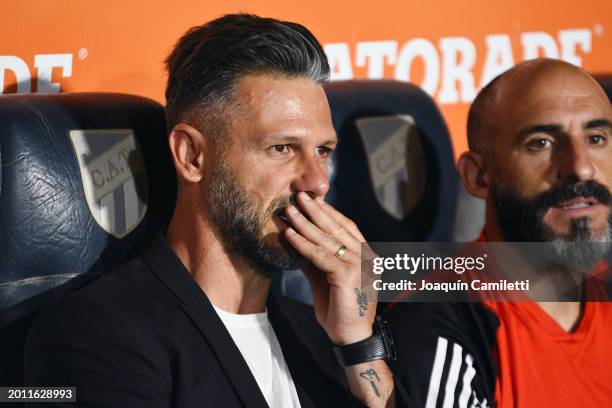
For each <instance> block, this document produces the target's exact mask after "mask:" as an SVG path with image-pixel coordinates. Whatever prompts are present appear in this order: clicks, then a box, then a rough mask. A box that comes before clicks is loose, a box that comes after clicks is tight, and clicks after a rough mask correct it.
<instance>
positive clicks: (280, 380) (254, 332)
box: [215, 306, 300, 408]
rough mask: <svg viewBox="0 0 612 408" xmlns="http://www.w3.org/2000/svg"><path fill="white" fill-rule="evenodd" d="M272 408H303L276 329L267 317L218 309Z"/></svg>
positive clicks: (264, 314)
mask: <svg viewBox="0 0 612 408" xmlns="http://www.w3.org/2000/svg"><path fill="white" fill-rule="evenodd" d="M215 310H216V311H217V314H218V315H219V317H220V318H221V320H222V321H223V324H225V327H226V328H227V331H228V332H229V333H230V335H231V336H232V339H233V340H234V343H236V346H238V350H240V353H241V354H242V357H244V360H245V361H246V363H247V365H248V366H249V368H250V369H251V373H252V374H253V377H255V380H257V385H259V389H260V390H261V392H262V394H263V395H264V397H265V398H266V402H267V403H268V405H269V406H270V408H291V407H293V408H300V400H299V398H298V394H297V391H296V389H295V385H294V384H293V379H292V378H291V373H290V372H289V368H288V367H287V363H286V362H285V357H283V352H282V350H281V347H280V344H279V343H278V339H277V338H276V334H275V333H274V329H273V328H272V325H271V324H270V320H268V312H267V310H266V311H265V312H264V313H255V314H247V315H241V314H234V313H229V312H226V311H225V310H221V309H219V308H218V307H216V306H215Z"/></svg>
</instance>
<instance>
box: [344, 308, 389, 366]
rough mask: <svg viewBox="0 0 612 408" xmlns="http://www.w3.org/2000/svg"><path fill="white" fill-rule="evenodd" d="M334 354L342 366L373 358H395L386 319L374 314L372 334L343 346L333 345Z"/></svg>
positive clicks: (364, 361) (365, 361)
mask: <svg viewBox="0 0 612 408" xmlns="http://www.w3.org/2000/svg"><path fill="white" fill-rule="evenodd" d="M333 350H334V355H335V356H336V360H337V361H338V364H340V365H341V366H342V367H347V366H352V365H355V364H361V363H367V362H368V361H374V360H387V361H389V360H395V358H396V356H395V346H394V344H393V337H391V331H390V330H389V325H388V324H387V322H386V321H384V320H382V318H381V317H380V316H376V322H375V323H374V334H373V335H372V336H370V337H368V338H367V339H363V340H361V341H358V342H357V343H352V344H347V345H345V346H334V348H333Z"/></svg>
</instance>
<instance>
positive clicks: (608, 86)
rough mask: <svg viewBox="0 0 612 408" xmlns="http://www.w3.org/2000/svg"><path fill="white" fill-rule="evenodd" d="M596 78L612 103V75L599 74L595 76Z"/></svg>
mask: <svg viewBox="0 0 612 408" xmlns="http://www.w3.org/2000/svg"><path fill="white" fill-rule="evenodd" d="M594 77H595V79H596V80H597V81H599V83H600V84H601V86H602V88H603V89H604V91H606V93H607V94H608V98H609V99H610V102H612V74H598V75H594Z"/></svg>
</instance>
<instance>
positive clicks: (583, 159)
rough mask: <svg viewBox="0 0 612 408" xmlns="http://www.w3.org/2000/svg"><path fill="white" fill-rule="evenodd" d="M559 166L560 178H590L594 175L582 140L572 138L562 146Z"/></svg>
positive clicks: (593, 167) (586, 147)
mask: <svg viewBox="0 0 612 408" xmlns="http://www.w3.org/2000/svg"><path fill="white" fill-rule="evenodd" d="M560 153H561V156H562V157H561V163H560V166H559V178H560V179H568V178H571V179H575V180H578V181H586V180H591V179H592V178H593V177H595V166H594V164H593V160H592V157H591V155H590V154H589V150H588V146H587V145H586V143H585V142H584V141H583V140H572V141H569V142H568V143H567V145H566V146H564V149H563V151H562V152H560Z"/></svg>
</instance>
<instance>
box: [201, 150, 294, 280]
mask: <svg viewBox="0 0 612 408" xmlns="http://www.w3.org/2000/svg"><path fill="white" fill-rule="evenodd" d="M289 204H290V199H289V197H280V198H278V199H276V200H274V201H273V202H272V203H271V204H270V205H269V206H268V208H266V209H265V210H264V211H261V210H260V209H259V208H258V206H257V202H256V200H254V199H253V197H251V196H250V195H249V194H248V193H247V192H246V191H244V189H243V188H242V187H241V186H240V184H239V183H238V181H237V180H236V178H235V177H234V174H233V173H232V171H231V170H230V169H229V168H227V167H226V166H225V165H224V164H223V163H222V161H221V160H218V161H217V163H215V168H214V170H213V174H212V178H211V182H210V184H209V187H208V189H207V191H206V194H205V197H204V205H205V208H204V211H205V213H206V214H207V215H208V218H209V219H210V221H211V222H212V223H213V226H214V228H215V229H216V230H217V232H218V234H219V237H220V239H221V241H222V243H223V245H224V247H225V249H226V250H227V251H228V253H229V254H230V255H232V256H238V257H240V258H241V259H240V260H242V261H244V262H246V263H247V264H248V265H249V266H250V267H251V268H253V269H254V270H255V271H256V272H258V273H260V274H262V275H264V276H270V275H271V274H272V273H278V272H281V271H283V270H292V269H298V266H299V261H300V259H301V258H300V257H299V256H298V254H297V252H295V250H293V249H292V248H289V247H288V244H287V247H283V246H282V245H280V242H277V245H272V244H270V243H267V242H265V240H264V236H263V230H264V227H265V226H266V225H267V224H268V223H269V222H270V221H271V220H272V217H273V216H274V214H276V213H278V212H279V211H280V210H282V209H283V208H284V207H287V206H288V205H289Z"/></svg>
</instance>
